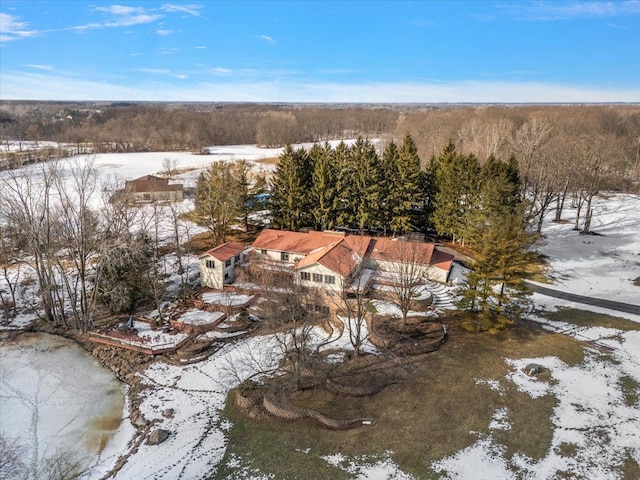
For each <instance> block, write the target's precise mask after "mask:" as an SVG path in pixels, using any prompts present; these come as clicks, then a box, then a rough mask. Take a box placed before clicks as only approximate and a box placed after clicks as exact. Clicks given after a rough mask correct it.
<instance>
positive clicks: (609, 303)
mask: <svg viewBox="0 0 640 480" xmlns="http://www.w3.org/2000/svg"><path fill="white" fill-rule="evenodd" d="M527 285H529V288H531V290H532V291H534V292H536V293H539V294H541V295H546V296H547V297H554V298H561V299H563V300H569V301H571V302H577V303H584V304H586V305H594V306H596V307H602V308H608V309H610V310H616V311H618V312H625V313H631V314H634V315H640V305H633V304H631V303H622V302H614V301H613V300H604V299H602V298H593V297H585V296H584V295H576V294H575V293H568V292H561V291H559V290H554V289H552V288H547V287H543V286H540V285H537V284H535V283H531V282H527Z"/></svg>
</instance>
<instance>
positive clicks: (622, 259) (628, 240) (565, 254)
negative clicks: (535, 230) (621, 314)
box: [538, 195, 640, 305]
mask: <svg viewBox="0 0 640 480" xmlns="http://www.w3.org/2000/svg"><path fill="white" fill-rule="evenodd" d="M550 216H552V214H551V215H550ZM563 220H566V221H567V223H553V222H550V221H549V222H546V223H545V224H544V226H543V228H542V233H543V235H544V237H545V238H544V239H543V240H542V242H541V244H540V246H539V247H538V250H539V251H540V252H541V253H543V254H544V255H546V256H547V257H548V261H549V264H550V269H549V276H550V278H551V279H553V282H554V285H553V286H552V288H557V289H558V290H562V291H565V292H570V293H575V294H578V295H586V296H592V297H595V298H604V299H607V300H615V301H618V302H624V303H632V304H635V305H640V287H636V286H634V285H633V281H634V280H635V279H636V278H639V277H640V196H637V195H615V196H612V197H609V198H606V199H604V198H601V197H596V198H594V213H593V219H592V222H591V230H592V231H593V232H595V233H597V234H598V235H581V234H580V233H579V232H577V231H574V230H573V224H574V220H575V210H565V213H564V215H563Z"/></svg>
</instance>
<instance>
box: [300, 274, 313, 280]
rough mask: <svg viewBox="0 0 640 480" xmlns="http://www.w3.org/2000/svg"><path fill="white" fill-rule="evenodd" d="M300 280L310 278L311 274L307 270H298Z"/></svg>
mask: <svg viewBox="0 0 640 480" xmlns="http://www.w3.org/2000/svg"><path fill="white" fill-rule="evenodd" d="M300 280H306V281H309V280H311V274H310V273H309V272H300Z"/></svg>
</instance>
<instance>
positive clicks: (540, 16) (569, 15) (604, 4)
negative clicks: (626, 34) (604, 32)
mask: <svg viewBox="0 0 640 480" xmlns="http://www.w3.org/2000/svg"><path fill="white" fill-rule="evenodd" d="M497 7H498V8H499V9H501V10H502V11H504V12H506V13H508V14H510V15H513V16H514V17H515V18H517V19H518V20H531V21H535V20H565V19H577V18H610V17H621V16H630V15H639V14H640V0H624V1H581V0H571V1H564V2H559V1H526V2H524V1H521V2H509V3H502V4H498V5H497Z"/></svg>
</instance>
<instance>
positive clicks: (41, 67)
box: [22, 63, 54, 72]
mask: <svg viewBox="0 0 640 480" xmlns="http://www.w3.org/2000/svg"><path fill="white" fill-rule="evenodd" d="M22 66H23V67H27V68H35V69H36V70H46V71H49V72H50V71H53V70H54V68H53V67H52V66H51V65H39V64H36V63H23V64H22Z"/></svg>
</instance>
